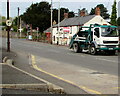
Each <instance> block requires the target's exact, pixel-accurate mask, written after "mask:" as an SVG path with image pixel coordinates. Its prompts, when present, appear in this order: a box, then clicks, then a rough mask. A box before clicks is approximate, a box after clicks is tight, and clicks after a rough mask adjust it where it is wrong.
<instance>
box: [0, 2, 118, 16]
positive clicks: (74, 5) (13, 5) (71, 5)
mask: <svg viewBox="0 0 120 96" xmlns="http://www.w3.org/2000/svg"><path fill="white" fill-rule="evenodd" d="M6 1H7V0H2V2H1V4H0V5H1V6H0V7H2V8H0V9H1V10H0V13H1V14H0V15H2V16H6ZM9 1H10V17H16V16H17V8H18V7H19V8H20V14H23V13H24V12H25V11H26V9H27V8H28V7H29V6H30V5H31V4H32V3H37V2H38V3H39V2H41V1H43V0H19V1H18V0H9ZM44 1H47V2H49V3H50V2H51V0H44ZM52 1H53V7H54V8H58V1H60V7H64V8H68V9H69V10H70V11H73V12H75V13H77V12H78V9H82V8H86V9H87V10H88V12H90V10H91V8H94V7H95V6H96V5H98V4H104V6H105V7H106V8H107V9H108V13H109V14H110V13H111V11H112V4H113V0H89V1H88V0H52ZM118 1H120V0H117V2H118ZM119 5H120V2H119ZM117 6H118V5H117ZM118 9H120V6H119V8H118ZM118 14H119V16H120V10H119V13H118Z"/></svg>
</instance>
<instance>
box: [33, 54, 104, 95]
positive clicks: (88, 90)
mask: <svg viewBox="0 0 120 96" xmlns="http://www.w3.org/2000/svg"><path fill="white" fill-rule="evenodd" d="M31 59H32V66H33V68H35V69H36V70H38V71H41V72H43V73H45V74H47V75H50V76H52V77H55V78H57V79H60V80H63V81H65V82H67V83H69V84H72V85H75V86H77V87H79V88H81V89H83V90H86V91H87V92H90V93H92V94H102V93H101V92H98V91H95V90H93V89H89V88H87V87H85V86H78V85H77V84H75V83H74V82H71V81H69V80H65V79H63V78H61V77H58V76H56V75H54V74H51V73H48V72H46V71H44V70H42V69H41V68H39V67H38V66H37V65H36V61H35V56H34V55H31Z"/></svg>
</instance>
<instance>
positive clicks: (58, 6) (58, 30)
mask: <svg viewBox="0 0 120 96" xmlns="http://www.w3.org/2000/svg"><path fill="white" fill-rule="evenodd" d="M59 27H60V0H59V1H58V45H59V43H60V30H59Z"/></svg>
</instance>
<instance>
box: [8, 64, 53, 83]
mask: <svg viewBox="0 0 120 96" xmlns="http://www.w3.org/2000/svg"><path fill="white" fill-rule="evenodd" d="M8 66H10V67H12V68H14V69H16V70H18V71H20V72H22V73H25V74H27V75H29V76H31V77H33V78H35V79H37V80H39V81H43V82H45V83H46V84H51V83H49V82H48V81H46V80H43V79H41V78H39V77H37V76H35V75H33V74H30V73H28V72H26V71H24V70H22V69H19V68H17V67H15V66H13V65H9V64H8Z"/></svg>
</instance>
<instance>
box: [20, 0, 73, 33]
mask: <svg viewBox="0 0 120 96" xmlns="http://www.w3.org/2000/svg"><path fill="white" fill-rule="evenodd" d="M50 7H51V5H50V4H49V3H48V2H46V1H42V2H40V3H35V4H32V5H31V6H30V7H29V8H28V9H27V10H26V12H25V13H24V14H23V15H21V18H22V20H23V21H24V22H25V23H26V24H32V28H33V29H35V28H36V27H39V31H40V32H43V31H44V30H46V29H47V28H49V27H50V25H51V20H50V18H51V17H50V16H51V10H50ZM64 12H68V13H69V14H70V16H74V12H69V9H66V8H61V9H60V13H61V16H60V17H61V19H60V21H61V20H63V17H64ZM54 20H55V21H56V22H58V9H53V21H54Z"/></svg>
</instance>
